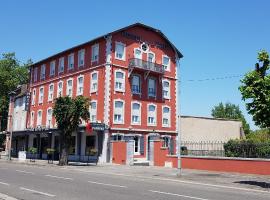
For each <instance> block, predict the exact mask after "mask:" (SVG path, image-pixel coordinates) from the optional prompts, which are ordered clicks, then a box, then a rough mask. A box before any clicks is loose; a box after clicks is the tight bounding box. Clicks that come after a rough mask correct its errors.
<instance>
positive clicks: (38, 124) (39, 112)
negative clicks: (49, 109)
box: [37, 110, 42, 126]
mask: <svg viewBox="0 0 270 200" xmlns="http://www.w3.org/2000/svg"><path fill="white" fill-rule="evenodd" d="M41 123H42V110H39V111H38V113H37V126H41Z"/></svg>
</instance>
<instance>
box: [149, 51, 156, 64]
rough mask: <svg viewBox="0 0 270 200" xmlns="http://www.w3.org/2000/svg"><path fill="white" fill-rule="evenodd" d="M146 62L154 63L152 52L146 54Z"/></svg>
mask: <svg viewBox="0 0 270 200" xmlns="http://www.w3.org/2000/svg"><path fill="white" fill-rule="evenodd" d="M147 61H148V62H150V63H154V62H155V54H154V53H152V52H149V53H148V54H147Z"/></svg>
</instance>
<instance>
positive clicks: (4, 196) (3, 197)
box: [0, 193, 18, 200]
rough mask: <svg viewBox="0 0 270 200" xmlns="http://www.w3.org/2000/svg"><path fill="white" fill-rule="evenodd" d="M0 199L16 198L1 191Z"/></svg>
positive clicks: (13, 199) (9, 199) (10, 199)
mask: <svg viewBox="0 0 270 200" xmlns="http://www.w3.org/2000/svg"><path fill="white" fill-rule="evenodd" d="M0 199H3V200H18V199H15V198H13V197H11V196H8V195H6V194H3V193H0Z"/></svg>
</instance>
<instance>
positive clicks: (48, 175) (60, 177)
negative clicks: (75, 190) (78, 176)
mask: <svg viewBox="0 0 270 200" xmlns="http://www.w3.org/2000/svg"><path fill="white" fill-rule="evenodd" d="M45 176H47V177H51V178H58V179H65V180H71V181H73V178H66V177H62V176H53V175H50V174H47V175H45Z"/></svg>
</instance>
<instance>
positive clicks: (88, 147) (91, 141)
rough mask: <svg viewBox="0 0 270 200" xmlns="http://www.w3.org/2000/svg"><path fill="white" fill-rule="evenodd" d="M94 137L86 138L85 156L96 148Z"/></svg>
mask: <svg viewBox="0 0 270 200" xmlns="http://www.w3.org/2000/svg"><path fill="white" fill-rule="evenodd" d="M95 144H96V136H94V135H91V136H86V146H85V155H89V153H90V150H91V149H95V147H96V145H95Z"/></svg>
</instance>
